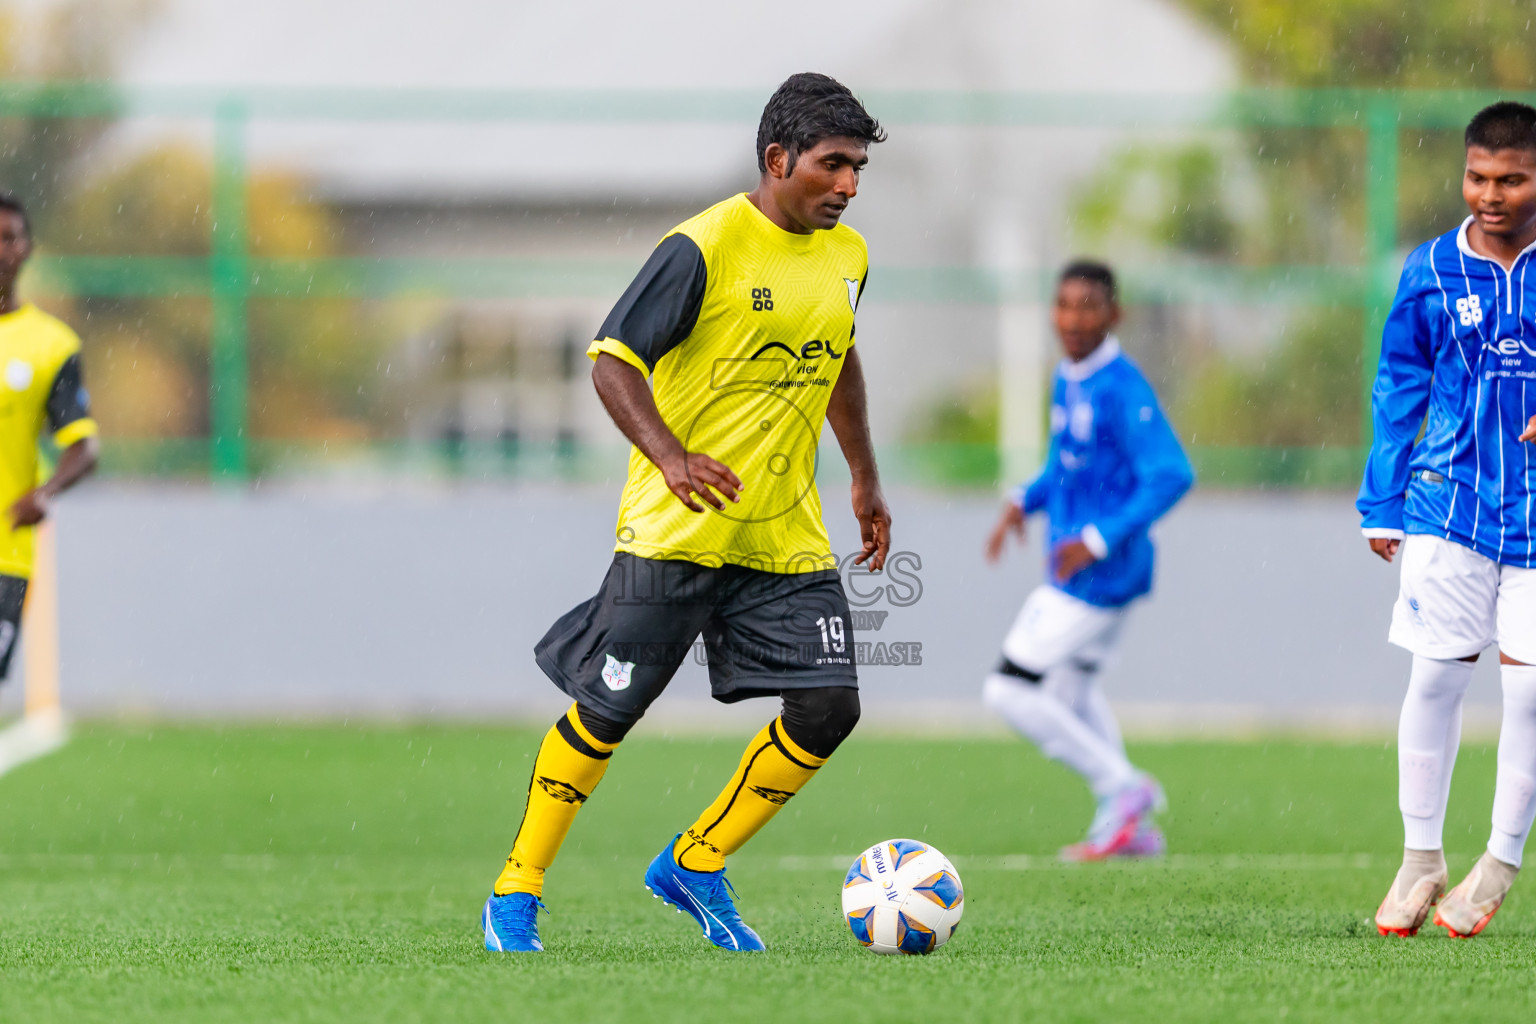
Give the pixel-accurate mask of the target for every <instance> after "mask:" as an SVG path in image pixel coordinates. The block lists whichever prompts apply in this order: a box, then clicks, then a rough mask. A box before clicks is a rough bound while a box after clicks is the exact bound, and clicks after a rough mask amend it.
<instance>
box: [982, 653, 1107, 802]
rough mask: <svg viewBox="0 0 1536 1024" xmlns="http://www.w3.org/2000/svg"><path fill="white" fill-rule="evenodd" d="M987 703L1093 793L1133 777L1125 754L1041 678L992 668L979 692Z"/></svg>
mask: <svg viewBox="0 0 1536 1024" xmlns="http://www.w3.org/2000/svg"><path fill="white" fill-rule="evenodd" d="M981 696H982V699H983V700H985V701H986V702H987V706H988V707H990V708H991V709H992V710H994V711H996V712H997V713H998V714H1000V715H1002V716H1003V717H1004V718H1006V719H1007V720H1008V724H1010V725H1012V726H1013V727H1014V728H1015V729H1017V730H1018V731H1019V732H1020V733H1022V734H1023V735H1024V736H1026V737H1027V738H1029V739H1031V740H1033V741H1034V742H1035V744H1036V745H1037V746H1038V747H1039V748H1040V751H1041V753H1043V754H1045V756H1046V757H1049V758H1051V759H1052V760H1055V761H1060V762H1061V763H1062V764H1064V765H1066V766H1067V767H1068V768H1071V769H1072V770H1073V771H1075V772H1077V773H1078V774H1079V775H1081V776H1082V777H1083V778H1085V779H1087V780H1088V785H1089V787H1091V788H1092V789H1093V793H1094V795H1095V796H1098V797H1104V796H1108V795H1109V794H1111V793H1114V792H1115V791H1117V790H1119V789H1121V788H1123V787H1125V786H1127V785H1129V784H1130V783H1132V782H1134V781H1135V779H1136V769H1135V768H1133V767H1131V763H1130V762H1129V761H1127V760H1126V759H1125V754H1123V753H1121V752H1120V750H1119V749H1117V748H1116V747H1113V746H1111V745H1110V744H1108V743H1106V742H1105V741H1104V739H1103V737H1101V736H1100V735H1099V734H1098V733H1096V732H1094V731H1093V730H1092V729H1090V728H1088V726H1087V725H1085V724H1084V723H1083V721H1082V719H1080V718H1078V717H1077V716H1076V715H1075V714H1073V713H1072V709H1071V708H1069V707H1067V705H1066V704H1064V703H1062V702H1061V700H1059V699H1058V698H1057V697H1055V696H1054V695H1052V694H1051V693H1048V692H1047V691H1046V690H1045V688H1044V687H1042V686H1041V685H1040V684H1039V683H1030V682H1025V681H1024V680H1022V679H1015V678H1013V677H1011V676H1005V675H1002V674H1000V673H996V672H994V673H993V674H992V675H990V676H988V677H987V682H986V685H985V686H984V687H982V691H981Z"/></svg>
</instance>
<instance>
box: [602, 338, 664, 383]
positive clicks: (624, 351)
mask: <svg viewBox="0 0 1536 1024" xmlns="http://www.w3.org/2000/svg"><path fill="white" fill-rule="evenodd" d="M604 352H606V353H608V354H609V355H611V356H615V357H617V358H619V359H622V360H624V361H625V362H626V363H628V364H629V365H630V366H633V367H634V368H635V369H637V370H639V371H640V372H641V373H643V374H645V375H646V377H650V375H651V368H650V367H649V366H646V365H645V360H644V359H641V358H640V357H639V356H637V355H635V354H634V352H632V351H630V348H629V346H628V345H626V344H624V343H623V342H622V341H620V340H619V339H618V338H599V339H598V340H596V341H594V342H593V343H592V344H591V345H588V346H587V358H589V359H591V360H593V361H594V362H595V361H596V360H597V357H598V356H599V355H601V354H602V353H604Z"/></svg>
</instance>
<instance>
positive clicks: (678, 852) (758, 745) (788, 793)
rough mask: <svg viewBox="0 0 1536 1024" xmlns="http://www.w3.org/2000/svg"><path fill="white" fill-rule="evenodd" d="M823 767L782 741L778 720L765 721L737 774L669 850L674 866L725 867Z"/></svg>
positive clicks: (691, 868)
mask: <svg viewBox="0 0 1536 1024" xmlns="http://www.w3.org/2000/svg"><path fill="white" fill-rule="evenodd" d="M826 763H827V759H826V758H824V757H815V756H813V755H811V754H808V753H806V752H805V751H804V750H802V749H801V748H800V747H799V746H797V745H796V744H795V742H794V741H793V740H791V739H790V738H789V737H788V736H786V735H785V734H784V723H783V720H782V719H779V718H775V719H774V720H773V721H771V722H769V723H768V724H767V725H766V726H764V727H763V731H762V732H760V733H758V734H757V735H756V736H754V737H753V738H752V742H751V743H749V744H747V752H746V753H745V754H743V755H742V756H741V764H740V765H738V766H737V768H736V774H735V775H732V776H731V781H730V782H729V783H727V784H726V787H725V789H724V790H722V791H721V793H720V795H719V796H718V797H716V798H715V802H714V803H712V804H710V805H709V808H708V809H707V810H706V811H705V812H704V813H703V814H702V815H700V816H699V820H698V821H696V822H694V823H693V825H692V826H690V827H689V829H688V831H686V832H684V833H683V834H682V836H681V837H680V838H679V839H678V840H677V843H676V845H674V846H673V847H672V855H673V856H674V857H675V858H676V859H677V863H678V866H679V867H682V868H685V869H687V870H689V871H719V870H720V869H721V868H723V867H725V858H726V857H727V856H728V855H730V854H733V853H735V852H736V851H737V850H739V849H741V847H742V845H743V844H745V843H746V841H747V840H748V839H751V838H752V837H753V836H754V835H756V834H757V830H758V829H760V828H762V827H763V826H764V825H766V824H768V819H769V818H771V817H773V816H774V815H775V814H777V813H778V811H779V808H780V807H783V806H784V805H785V804H786V803H787V802H788V801H789V798H790V797H792V796H794V795H795V794H796V793H798V792H800V787H801V786H804V785H805V784H806V783H807V782H809V781H810V778H811V776H812V775H815V774H816V769H818V768H820V767H821V766H822V765H824V764H826Z"/></svg>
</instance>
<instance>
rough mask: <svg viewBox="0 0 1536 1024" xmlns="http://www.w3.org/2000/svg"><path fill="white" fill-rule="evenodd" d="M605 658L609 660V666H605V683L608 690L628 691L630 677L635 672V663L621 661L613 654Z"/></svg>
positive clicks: (606, 655)
mask: <svg viewBox="0 0 1536 1024" xmlns="http://www.w3.org/2000/svg"><path fill="white" fill-rule="evenodd" d="M603 657H605V658H607V659H608V662H607V664H605V665H604V666H603V682H604V683H606V684H607V686H608V689H610V690H615V691H617V690H627V689H628V688H629V677H630V675H631V673H633V672H634V671H635V663H634V662H632V661H620V660H619V659H617V658H615V657H614V656H613V655H611V654H605V655H603Z"/></svg>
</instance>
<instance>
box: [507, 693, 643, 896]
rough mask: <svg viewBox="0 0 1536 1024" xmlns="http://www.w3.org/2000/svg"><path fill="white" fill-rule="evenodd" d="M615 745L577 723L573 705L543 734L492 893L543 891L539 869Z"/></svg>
mask: <svg viewBox="0 0 1536 1024" xmlns="http://www.w3.org/2000/svg"><path fill="white" fill-rule="evenodd" d="M617 747H618V744H617V743H603V742H602V741H600V740H598V739H597V737H595V736H593V735H592V733H591V732H589V731H588V730H587V728H586V727H585V726H583V725H582V724H581V718H580V716H578V715H577V714H576V705H574V704H572V705H571V709H570V710H569V711H567V712H566V713H565V714H564V715H563V716H562V717H561V718H560V720H559V721H558V722H556V723H555V724H554V727H553V728H551V729H550V730H549V732H548V733H546V734H545V736H544V742H543V744H541V745H540V747H539V756H538V759H537V760H535V761H534V762H533V778H532V779H531V780H529V783H528V809H527V810H525V811H524V812H523V823H522V825H520V826H518V829H517V840H516V841H515V842H514V843H513V844H512V853H511V855H510V856H508V857H507V864H506V867H504V868H502V869H501V875H500V877H498V878H497V879H496V887H495V889H494V892H495V893H496V895H497V896H505V895H507V894H508V893H513V892H526V893H532V894H533V895H535V896H539V895H542V893H543V891H544V870H545V869H546V868H548V867H549V866H550V865H551V864H553V863H554V862H555V854H557V853H559V852H560V844H561V843H562V842H564V841H565V834H566V833H567V832H569V831H570V829H571V822H573V821H575V820H576V812H577V811H579V810H581V805H582V804H583V803H585V802H586V799H587V797H589V796H591V795H592V790H594V789H596V788H597V784H598V783H599V782H601V781H602V778H603V772H605V771H607V769H608V758H609V757H611V756H612V754H613V752H614V750H615V749H616V748H617Z"/></svg>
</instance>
